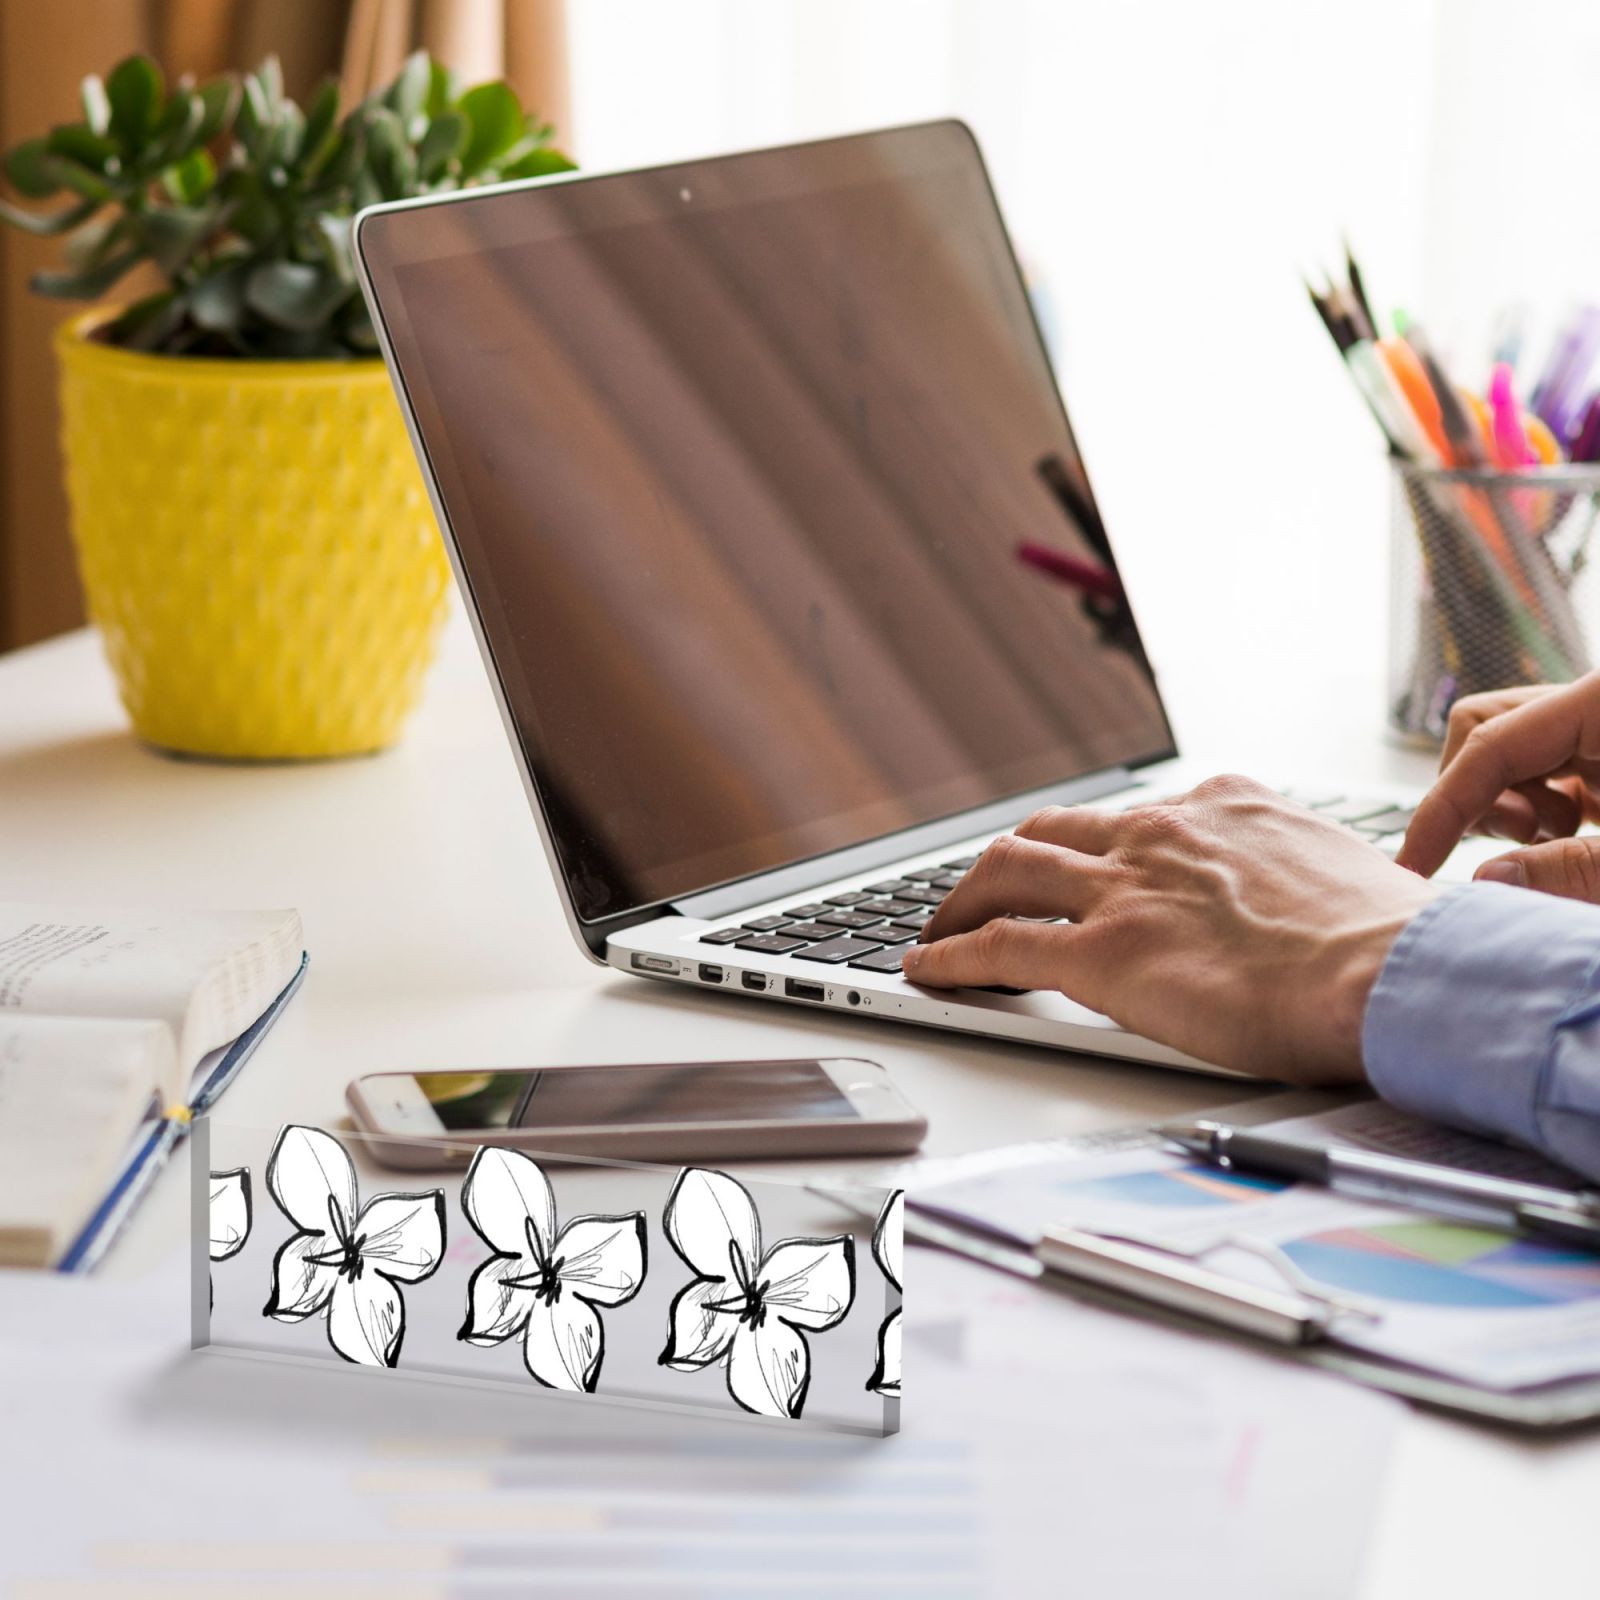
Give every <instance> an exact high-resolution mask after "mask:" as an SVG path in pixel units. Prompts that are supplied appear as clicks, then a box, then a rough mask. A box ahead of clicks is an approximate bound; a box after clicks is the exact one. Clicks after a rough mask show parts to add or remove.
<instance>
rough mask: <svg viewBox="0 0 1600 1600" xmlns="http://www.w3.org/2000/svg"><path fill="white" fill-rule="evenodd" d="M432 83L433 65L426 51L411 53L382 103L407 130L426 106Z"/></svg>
mask: <svg viewBox="0 0 1600 1600" xmlns="http://www.w3.org/2000/svg"><path fill="white" fill-rule="evenodd" d="M432 81H433V63H432V62H431V61H430V60H429V59H428V52H427V51H426V50H417V51H413V52H412V54H410V55H409V56H407V57H406V59H405V64H404V65H403V66H402V67H401V68H400V75H399V77H397V78H396V79H395V80H394V82H393V83H391V84H390V85H389V90H388V93H386V94H385V95H384V97H383V103H384V104H385V105H386V106H388V107H389V108H390V110H392V111H393V112H394V114H395V115H396V116H397V117H399V119H400V121H401V122H402V124H404V125H405V127H406V128H407V129H408V130H409V128H410V126H411V119H412V118H413V117H415V116H416V115H417V113H418V112H420V111H421V110H422V109H423V108H424V106H426V104H427V100H428V89H429V86H430V84H431V83H432Z"/></svg>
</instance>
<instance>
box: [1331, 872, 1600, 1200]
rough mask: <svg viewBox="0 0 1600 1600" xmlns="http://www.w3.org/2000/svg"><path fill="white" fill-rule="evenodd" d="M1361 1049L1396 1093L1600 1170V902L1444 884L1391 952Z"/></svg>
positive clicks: (1426, 1111) (1422, 1109)
mask: <svg viewBox="0 0 1600 1600" xmlns="http://www.w3.org/2000/svg"><path fill="white" fill-rule="evenodd" d="M1362 1054H1363V1056H1364V1058H1365V1061H1366V1067H1367V1076H1368V1078H1369V1079H1370V1080H1371V1083H1372V1087H1373V1088H1374V1089H1376V1090H1377V1092H1378V1093H1379V1094H1380V1095H1382V1096H1383V1098H1384V1099H1385V1100H1387V1101H1389V1102H1390V1103H1391V1104H1392V1105H1396V1106H1399V1107H1400V1108H1401V1109H1402V1110H1405V1111H1411V1112H1415V1113H1416V1114H1418V1115H1419V1116H1424V1117H1431V1118H1433V1119H1434V1120H1435V1121H1438V1122H1448V1123H1452V1124H1453V1125H1455V1126H1456V1127H1458V1128H1466V1129H1470V1130H1471V1131H1473V1132H1476V1133H1487V1134H1492V1135H1495V1136H1497V1137H1500V1138H1508V1139H1513V1140H1515V1141H1516V1142H1517V1143H1519V1144H1523V1145H1527V1146H1528V1147H1529V1148H1531V1149H1534V1150H1539V1151H1542V1152H1543V1153H1544V1154H1545V1155H1547V1156H1550V1157H1551V1158H1552V1159H1554V1160H1556V1161H1559V1162H1562V1163H1563V1164H1564V1165H1566V1166H1569V1167H1572V1168H1574V1169H1575V1170H1577V1171H1578V1172H1581V1173H1584V1174H1585V1175H1586V1176H1588V1177H1591V1178H1596V1179H1600V906H1591V905H1586V904H1584V903H1583V902H1581V901H1576V900H1562V899H1558V898H1556V897H1555V896H1553V895H1547V894H1540V893H1538V892H1537V891H1535V890H1532V889H1514V888H1511V887H1508V886H1506V885H1503V884H1494V883H1471V884H1459V885H1457V886H1455V887H1453V888H1451V889H1449V890H1447V891H1446V892H1445V893H1444V894H1442V895H1441V896H1440V897H1439V898H1438V899H1437V900H1435V901H1433V902H1431V903H1430V904H1429V905H1428V906H1426V907H1425V908H1424V909H1423V910H1422V911H1421V912H1420V913H1419V914H1418V915H1417V916H1416V917H1414V918H1413V919H1412V920H1411V922H1410V923H1408V924H1407V925H1406V927H1405V928H1404V930H1403V931H1402V932H1401V934H1400V937H1399V938H1398V939H1397V940H1396V941H1395V944H1394V948H1393V949H1392V950H1391V951H1390V952H1389V956H1388V959H1387V960H1386V961H1385V962H1384V965H1383V968H1382V970H1381V971H1380V972H1379V974H1378V981H1377V983H1376V985H1375V986H1374V987H1373V991H1372V995H1371V997H1370V998H1369V1000H1368V1001H1367V1012H1366V1018H1365V1021H1364V1024H1363V1028H1362Z"/></svg>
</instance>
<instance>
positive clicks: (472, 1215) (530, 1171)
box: [461, 1145, 556, 1256]
mask: <svg viewBox="0 0 1600 1600" xmlns="http://www.w3.org/2000/svg"><path fill="white" fill-rule="evenodd" d="M461 1208H462V1210H464V1211H465V1212H466V1214H467V1220H468V1221H469V1222H471V1224H472V1226H473V1227H474V1228H476V1229H477V1230H478V1232H479V1234H480V1235H481V1236H482V1237H483V1239H484V1241H485V1242H486V1243H487V1244H488V1245H489V1246H490V1248H491V1249H494V1250H498V1251H499V1252H500V1254H501V1255H503V1256H526V1255H527V1253H528V1230H527V1224H528V1221H529V1219H530V1218H531V1219H532V1222H533V1229H534V1234H535V1237H536V1239H537V1241H538V1246H539V1249H540V1250H541V1251H548V1249H549V1247H550V1240H551V1238H552V1236H553V1235H554V1234H555V1231H556V1201H555V1196H554V1195H553V1194H551V1192H550V1180H549V1179H548V1178H546V1177H545V1175H544V1172H543V1171H542V1170H541V1168H540V1166H539V1164H538V1163H537V1162H536V1161H530V1160H529V1159H528V1157H527V1156H525V1155H523V1154H522V1153H521V1152H520V1151H518V1150H499V1149H496V1148H495V1147H494V1146H493V1145H485V1146H484V1147H483V1148H482V1149H481V1150H479V1151H478V1153H477V1155H475V1156H474V1157H473V1158H472V1165H471V1166H470V1167H469V1168H468V1169H467V1175H466V1177H465V1178H464V1179H463V1180H462V1183H461Z"/></svg>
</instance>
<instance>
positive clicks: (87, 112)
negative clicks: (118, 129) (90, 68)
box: [78, 72, 111, 138]
mask: <svg viewBox="0 0 1600 1600" xmlns="http://www.w3.org/2000/svg"><path fill="white" fill-rule="evenodd" d="M78 99H79V101H80V102H81V103H82V105H83V120H84V121H85V122H86V123H87V124H88V126H89V132H90V133H94V134H99V135H100V136H101V137H102V138H104V137H105V134H106V132H107V130H108V129H109V128H110V127H111V102H110V100H108V99H107V98H106V86H105V85H104V84H103V83H102V82H101V81H100V79H99V78H98V77H97V76H96V75H95V74H94V73H92V72H91V73H90V74H89V76H88V77H87V78H85V79H84V80H83V82H82V83H80V84H79V85H78Z"/></svg>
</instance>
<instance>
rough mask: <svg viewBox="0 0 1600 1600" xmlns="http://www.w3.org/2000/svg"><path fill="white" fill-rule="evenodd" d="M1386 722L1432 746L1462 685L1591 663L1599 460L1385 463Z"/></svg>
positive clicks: (1541, 677) (1564, 672) (1405, 738)
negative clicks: (1388, 497)
mask: <svg viewBox="0 0 1600 1600" xmlns="http://www.w3.org/2000/svg"><path fill="white" fill-rule="evenodd" d="M1393 471H1394V492H1393V510H1392V513H1391V519H1390V528H1391V540H1390V546H1391V575H1390V586H1389V596H1390V615H1389V682H1388V688H1389V727H1390V731H1391V733H1392V734H1393V735H1394V736H1395V738H1396V739H1398V740H1399V741H1400V742H1402V743H1405V744H1409V745H1416V746H1421V747H1433V746H1436V745H1438V744H1439V743H1440V742H1441V741H1442V740H1443V738H1444V735H1445V728H1446V724H1447V723H1448V721H1449V717H1450V708H1451V706H1452V705H1454V704H1455V702H1456V701H1457V700H1459V699H1460V698H1461V697H1462V696H1463V695H1468V694H1478V693H1481V692H1482V691H1484V690H1488V689H1503V688H1508V687H1511V686H1514V685H1517V684H1529V683H1565V682H1568V681H1569V680H1571V679H1573V678H1577V677H1580V676H1582V674H1583V673H1585V672H1587V671H1588V670H1589V668H1590V666H1591V665H1592V662H1591V659H1590V653H1589V650H1590V646H1589V639H1590V635H1591V632H1592V630H1591V629H1590V627H1589V626H1588V623H1589V617H1588V612H1589V609H1590V606H1591V605H1592V601H1591V600H1590V598H1589V591H1590V588H1591V585H1590V584H1589V582H1588V580H1587V579H1586V578H1585V575H1584V573H1585V567H1586V565H1587V562H1588V554H1589V546H1590V540H1591V538H1592V536H1593V534H1594V531H1595V523H1596V519H1597V518H1600V467H1594V466H1570V467H1544V468H1535V469H1533V470H1531V471H1521V472H1485V471H1453V470H1447V469H1445V468H1440V467H1423V466H1418V465H1416V464H1414V463H1412V462H1408V461H1398V460H1397V461H1396V462H1395V463H1394V469H1393Z"/></svg>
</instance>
